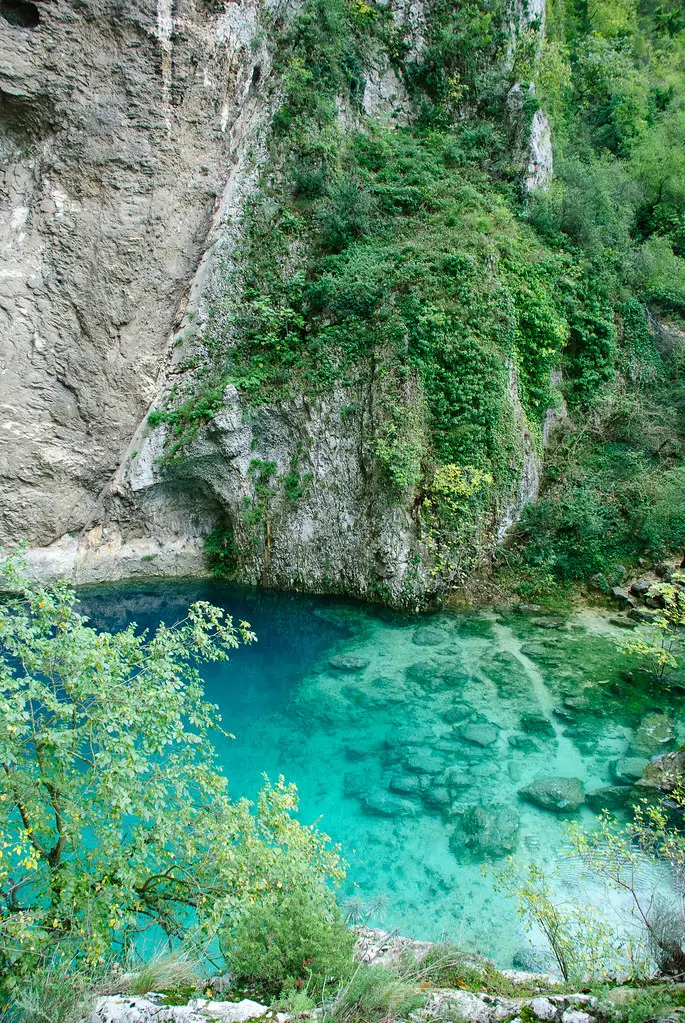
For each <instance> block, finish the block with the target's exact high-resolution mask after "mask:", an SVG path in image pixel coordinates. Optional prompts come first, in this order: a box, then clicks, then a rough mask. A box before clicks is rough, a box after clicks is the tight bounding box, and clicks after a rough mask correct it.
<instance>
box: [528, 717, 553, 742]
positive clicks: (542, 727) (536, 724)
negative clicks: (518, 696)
mask: <svg viewBox="0 0 685 1023" xmlns="http://www.w3.org/2000/svg"><path fill="white" fill-rule="evenodd" d="M521 731H523V732H527V734H528V735H536V736H538V737H540V738H543V739H546V738H549V739H554V738H555V737H556V732H555V731H554V725H553V724H552V722H551V721H550V720H549V718H546V717H545V716H544V714H522V715H521Z"/></svg>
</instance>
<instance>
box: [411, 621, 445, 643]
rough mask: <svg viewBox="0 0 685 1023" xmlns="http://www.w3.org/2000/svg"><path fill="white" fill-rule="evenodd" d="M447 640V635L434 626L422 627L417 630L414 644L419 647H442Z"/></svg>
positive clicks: (413, 640)
mask: <svg viewBox="0 0 685 1023" xmlns="http://www.w3.org/2000/svg"><path fill="white" fill-rule="evenodd" d="M446 639H447V633H446V632H445V631H444V630H443V629H438V628H436V627H435V626H434V625H422V626H421V627H420V628H418V629H416V630H415V632H414V635H413V637H412V642H413V643H415V644H416V645H417V646H440V645H441V644H442V643H444V642H445V640H446Z"/></svg>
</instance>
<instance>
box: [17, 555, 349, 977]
mask: <svg viewBox="0 0 685 1023" xmlns="http://www.w3.org/2000/svg"><path fill="white" fill-rule="evenodd" d="M0 571H1V572H2V575H3V577H4V580H3V581H4V585H5V589H6V591H7V592H6V593H5V596H4V600H3V603H2V605H1V606H0V642H1V644H2V646H1V648H0V707H1V709H2V714H1V716H0V804H1V811H0V976H1V977H2V978H3V981H4V984H5V986H6V988H7V989H9V990H10V991H11V990H12V988H13V987H15V986H17V985H18V984H20V983H21V978H22V977H24V976H26V975H27V974H29V973H31V972H32V971H34V970H35V969H36V968H37V967H38V966H40V965H41V964H42V963H44V962H48V961H50V960H51V959H53V960H54V957H55V955H58V956H60V957H62V958H63V959H67V960H69V961H70V962H72V963H74V964H76V965H78V966H79V967H82V968H83V969H86V970H87V969H89V968H91V967H92V966H94V965H95V964H97V963H98V962H102V961H103V959H106V958H108V957H111V956H116V955H117V953H119V952H125V951H126V950H127V949H129V948H130V947H131V946H132V944H133V942H134V941H135V939H136V936H137V935H139V934H140V933H142V932H143V931H149V930H150V929H151V928H152V929H153V933H154V929H158V928H159V929H161V930H162V931H163V932H164V933H165V935H166V937H167V939H168V942H169V944H170V945H172V944H174V942H178V941H179V940H180V939H181V938H182V937H183V936H184V934H186V933H187V932H188V930H189V929H190V928H193V929H194V930H195V932H196V933H198V932H199V934H200V935H202V934H204V935H207V936H208V937H209V936H211V935H212V934H214V933H215V932H216V929H217V927H218V925H219V923H220V922H222V923H223V922H225V921H226V920H229V921H236V920H237V919H239V917H240V916H241V915H242V913H243V912H244V911H245V910H246V908H247V907H248V906H253V905H254V904H255V903H258V902H259V900H260V899H262V898H264V897H268V893H269V892H271V891H272V890H276V889H277V890H279V891H280V890H283V891H292V892H300V891H301V892H310V893H315V892H318V891H319V890H321V889H322V888H323V887H324V886H325V883H326V881H328V880H329V879H330V878H332V877H333V878H335V877H337V876H339V875H340V874H341V871H342V868H341V863H340V859H339V857H338V855H337V852H336V851H335V850H333V849H331V848H330V846H329V844H328V839H327V836H325V835H323V834H321V833H319V832H318V831H316V829H314V828H313V827H304V826H302V825H301V824H299V823H298V822H297V820H296V819H295V818H294V816H293V813H294V811H296V809H297V794H296V790H295V788H294V787H293V786H288V785H286V784H285V782H284V781H283V779H280V780H279V781H278V783H277V784H275V785H272V784H270V783H269V782H268V781H267V782H266V784H265V785H264V788H263V789H262V791H261V793H260V796H259V800H258V804H257V809H256V813H253V812H251V809H250V804H249V803H248V802H247V801H246V800H240V801H237V802H234V801H232V800H230V799H229V797H228V794H227V790H226V779H225V778H224V777H223V776H222V775H221V773H220V772H219V771H218V770H217V768H216V765H215V754H214V750H213V748H212V745H211V742H210V734H211V731H212V730H213V729H218V728H219V718H218V715H217V712H216V708H215V707H214V706H212V705H210V704H208V703H207V702H206V701H205V700H204V694H203V686H202V681H201V678H200V676H199V674H198V671H197V668H196V667H195V665H196V664H197V663H198V662H202V661H216V660H226V659H227V657H228V655H229V653H230V651H231V650H232V649H234V648H235V647H237V646H238V644H239V642H240V641H241V640H242V641H243V642H250V641H251V640H252V639H253V638H254V637H253V634H252V633H251V631H250V628H249V625H248V624H247V623H246V622H241V623H240V624H239V625H238V626H236V625H234V623H233V621H232V619H231V618H230V617H229V616H228V615H226V614H225V613H224V612H223V611H222V610H221V609H219V608H217V607H213V606H212V605H211V604H208V603H206V602H199V603H196V604H193V605H192V606H191V607H190V608H189V610H188V613H187V617H186V618H185V620H184V621H182V622H179V623H177V624H175V625H173V626H167V625H165V624H160V626H159V627H158V628H157V630H156V631H155V632H154V633H153V634H148V633H147V632H142V633H141V632H139V631H137V629H136V627H135V625H131V626H130V627H129V628H127V629H125V630H123V631H121V632H118V633H108V632H98V631H96V630H95V629H93V628H91V627H90V626H89V625H88V623H87V619H86V618H84V617H83V616H82V615H80V614H79V613H78V611H77V610H76V607H75V604H76V598H75V594H74V593H73V591H72V590H70V588H69V587H68V586H67V585H66V584H64V583H60V584H57V585H55V586H48V587H43V586H39V585H37V584H35V583H33V582H31V581H30V580H28V579H27V578H26V577H25V576H24V575H22V573H21V571H20V569H19V567H18V565H17V563H16V561H14V560H11V559H10V560H7V559H5V560H3V561H2V562H0Z"/></svg>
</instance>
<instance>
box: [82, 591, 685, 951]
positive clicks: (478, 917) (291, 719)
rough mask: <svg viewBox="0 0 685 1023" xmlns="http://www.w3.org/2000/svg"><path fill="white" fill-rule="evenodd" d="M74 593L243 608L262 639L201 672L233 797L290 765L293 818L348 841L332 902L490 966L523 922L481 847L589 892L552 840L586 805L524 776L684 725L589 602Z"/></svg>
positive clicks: (591, 778) (653, 745)
mask: <svg viewBox="0 0 685 1023" xmlns="http://www.w3.org/2000/svg"><path fill="white" fill-rule="evenodd" d="M81 596H82V603H83V610H84V611H85V613H87V614H88V615H90V616H91V620H92V622H93V624H95V625H97V626H99V627H107V628H110V629H116V628H120V627H124V626H126V625H128V624H129V623H130V622H131V621H136V622H137V623H138V624H139V625H140V626H141V627H143V626H145V627H149V626H154V625H156V624H157V623H158V622H159V621H160V620H164V621H166V622H167V623H170V622H172V621H175V620H177V619H179V618H180V617H182V613H183V609H184V608H185V607H186V606H187V605H188V603H189V602H191V601H192V600H197V599H209V600H211V601H213V602H214V603H218V604H221V605H222V606H224V607H226V608H227V609H228V610H229V611H231V613H233V614H234V615H235V616H236V618H246V619H247V620H248V621H250V623H251V625H252V627H253V628H254V630H255V631H256V633H257V636H258V640H259V641H258V643H257V644H255V645H253V646H252V647H250V648H247V649H242V650H239V651H237V652H236V654H235V656H234V657H233V658H232V660H231V661H230V663H228V664H221V665H210V666H208V667H206V668H205V669H204V672H203V674H204V677H205V680H206V686H207V696H208V698H209V699H210V700H212V701H213V702H216V703H217V704H218V705H219V706H220V708H221V712H222V715H223V720H224V725H225V727H226V728H227V729H230V731H231V732H233V733H234V734H235V736H236V738H235V739H234V740H221V739H220V740H219V741H218V742H217V748H218V751H219V756H220V760H221V763H222V766H223V767H224V769H225V771H226V773H227V775H228V777H229V780H230V786H231V791H232V794H233V795H234V796H243V795H246V796H249V797H253V796H254V795H255V793H256V791H257V789H258V787H259V784H260V781H261V776H262V772H266V773H267V774H268V775H269V776H271V777H276V776H278V775H279V774H283V775H285V777H286V779H287V780H289V781H294V782H295V783H296V784H297V786H298V789H299V791H300V796H301V818H302V819H303V820H305V821H312V820H315V819H317V818H319V817H320V818H321V820H320V827H321V828H322V829H323V830H325V831H326V832H327V833H328V834H329V835H331V837H332V838H333V839H334V840H335V841H336V842H340V843H341V844H342V847H343V853H344V856H345V858H346V859H347V861H348V862H349V871H348V882H347V884H346V888H345V891H344V893H343V896H342V897H343V899H345V898H346V897H347V898H350V897H352V898H357V897H358V898H360V899H361V900H362V901H363V903H364V904H365V905H367V906H369V907H371V906H372V905H374V904H375V902H376V900H377V898H378V897H380V903H381V904H380V905H377V906H376V909H375V912H374V914H373V915H372V917H371V923H373V924H376V925H383V926H385V927H388V928H389V927H394V928H397V929H398V930H399V931H401V932H402V933H404V934H408V935H412V936H414V937H417V938H427V939H439V938H442V937H444V936H448V937H450V938H451V939H453V940H455V941H457V942H460V943H462V944H466V945H468V946H470V947H471V948H473V949H474V950H476V951H479V952H481V953H484V954H486V955H489V956H491V957H492V958H493V959H495V961H496V962H497V963H498V964H499V965H500V966H502V967H506V966H510V965H511V963H512V957H514V956H515V954H516V953H517V952H519V951H520V950H521V949H522V948H525V947H526V942H527V938H526V936H525V935H524V933H523V931H522V929H521V925H520V922H519V921H518V919H517V917H516V913H515V910H514V907H513V905H512V904H511V902H510V901H509V900H507V899H505V898H504V897H503V896H502V895H500V894H497V893H495V892H494V891H493V877H492V871H485V872H484V870H483V865H484V863H486V862H492V863H494V864H495V866H496V863H497V860H498V858H500V857H501V856H503V855H508V854H509V852H511V853H512V854H513V855H514V856H515V857H516V858H517V859H519V860H520V861H521V862H523V863H526V862H528V861H529V860H530V859H535V860H536V861H537V862H538V863H540V864H544V865H546V866H548V867H553V866H555V865H557V866H558V868H559V874H560V881H559V884H560V885H561V888H562V891H563V894H565V895H568V896H570V897H574V898H586V899H588V901H593V900H594V901H596V900H597V893H596V892H593V891H592V890H591V889H590V888H588V882H587V881H584V880H583V878H582V877H581V875H580V872H579V870H578V866H577V864H575V863H574V862H573V861H572V860H569V859H568V858H567V857H566V856H565V855H564V852H563V849H564V824H563V821H564V819H565V816H571V817H572V818H573V819H576V820H579V821H581V822H584V823H586V824H587V825H590V826H591V825H592V822H593V821H594V820H595V819H596V818H595V815H594V813H593V812H592V810H590V809H589V807H588V806H587V805H585V806H583V807H582V808H581V809H579V810H577V811H576V812H574V813H572V814H570V815H564V814H563V813H562V814H556V813H552V812H550V811H548V810H543V809H540V808H538V807H536V806H534V805H532V804H530V803H528V802H525V801H523V800H522V799H521V798H520V796H519V794H518V792H519V789H521V788H522V787H523V786H525V785H527V784H528V783H530V782H533V781H535V780H539V779H543V778H548V777H550V776H563V777H571V778H576V779H579V780H580V782H581V783H582V784H583V786H584V788H585V790H586V791H587V792H592V791H593V790H595V789H597V788H599V787H602V786H607V785H613V784H614V782H613V781H612V775H611V769H610V765H611V762H612V761H614V760H616V759H618V758H621V757H625V756H643V757H648V756H651V755H654V754H655V753H658V752H662V751H663V750H664V749H666V748H672V745H673V743H674V742H675V741H680V742H684V741H685V692H683V691H682V690H679V689H672V690H670V691H664V692H653V691H652V690H650V688H649V687H647V686H646V684H645V683H639V682H638V681H636V680H635V679H631V677H630V675H626V674H625V672H626V670H627V669H630V667H631V664H630V662H629V660H628V659H627V658H626V657H625V656H624V655H622V654H620V653H619V652H617V645H616V643H617V640H618V641H620V640H622V639H623V638H624V637H625V632H624V631H623V630H620V629H618V628H616V627H615V626H613V625H612V624H610V622H609V621H608V618H607V617H602V616H601V615H599V614H590V613H585V614H584V615H582V616H576V617H575V618H573V619H571V620H569V621H567V622H566V621H560V620H554V619H547V618H538V619H536V618H532V619H531V618H529V617H525V616H521V615H515V614H509V615H503V614H496V613H494V612H493V613H479V614H465V613H440V614H435V615H430V616H425V617H423V618H414V617H409V616H404V615H400V614H394V613H391V612H387V611H385V610H381V609H378V608H373V607H367V606H361V605H356V604H349V603H342V602H337V601H331V600H323V599H314V598H306V597H299V596H292V595H277V594H271V593H262V592H255V591H250V590H237V589H232V588H224V587H219V586H216V585H199V584H197V585H188V584H169V583H166V584H163V585H162V584H160V585H150V584H148V585H145V586H135V587H133V586H131V585H128V586H127V587H126V588H123V587H117V588H111V589H108V590H99V591H98V590H89V591H84V593H82V595H81ZM622 672H623V675H622V674H621V673H622Z"/></svg>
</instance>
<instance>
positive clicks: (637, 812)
mask: <svg viewBox="0 0 685 1023" xmlns="http://www.w3.org/2000/svg"><path fill="white" fill-rule="evenodd" d="M669 802H670V810H671V811H672V812H673V811H675V814H674V815H673V816H675V818H680V819H681V820H682V814H683V811H684V810H685V792H684V791H683V789H682V787H679V788H676V789H675V791H673V792H672V793H671V794H670V797H669ZM668 810H669V806H668V805H667V804H666V803H661V804H658V805H650V804H649V802H648V801H647V800H641V801H640V802H639V803H637V804H636V805H635V806H634V807H633V819H632V820H631V821H630V822H629V823H628V824H626V825H624V826H623V827H621V826H620V825H619V824H617V822H616V821H615V820H614V819H613V818H612V817H610V816H609V815H608V814H607V813H605V814H604V815H603V816H602V817H601V819H600V823H599V826H598V827H597V828H595V829H594V830H593V831H590V832H586V831H583V829H582V828H580V827H578V826H577V825H576V824H571V825H570V828H569V830H570V837H571V844H572V847H573V851H574V852H575V853H576V854H577V855H578V856H580V858H581V859H582V861H583V863H584V864H585V866H586V868H587V869H588V870H590V871H591V872H592V873H593V874H594V875H595V876H596V877H598V878H600V879H601V880H602V881H604V882H605V883H607V884H608V885H610V886H611V887H612V888H613V889H614V890H615V891H618V892H620V893H621V894H622V895H624V896H627V898H628V899H629V902H630V912H631V916H632V918H633V919H634V920H635V921H636V922H637V925H638V927H639V928H640V929H641V930H642V932H643V933H644V934H645V935H646V937H647V939H648V943H649V949H650V952H651V954H652V956H653V959H654V963H655V965H656V966H657V967H658V969H659V970H660V972H662V973H665V974H670V975H672V976H676V977H682V975H683V973H684V972H685V894H684V891H685V889H684V888H683V881H684V880H685V835H683V832H682V830H681V824H680V821H676V822H675V823H674V820H673V816H669V814H668V812H667V811H668ZM655 861H656V862H657V863H658V864H659V865H660V866H661V868H662V870H661V872H660V875H659V883H658V884H657V886H655V885H654V877H653V874H652V875H651V876H650V877H649V878H647V879H645V877H644V876H643V875H644V868H645V866H648V865H649V864H650V863H654V862H655Z"/></svg>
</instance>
